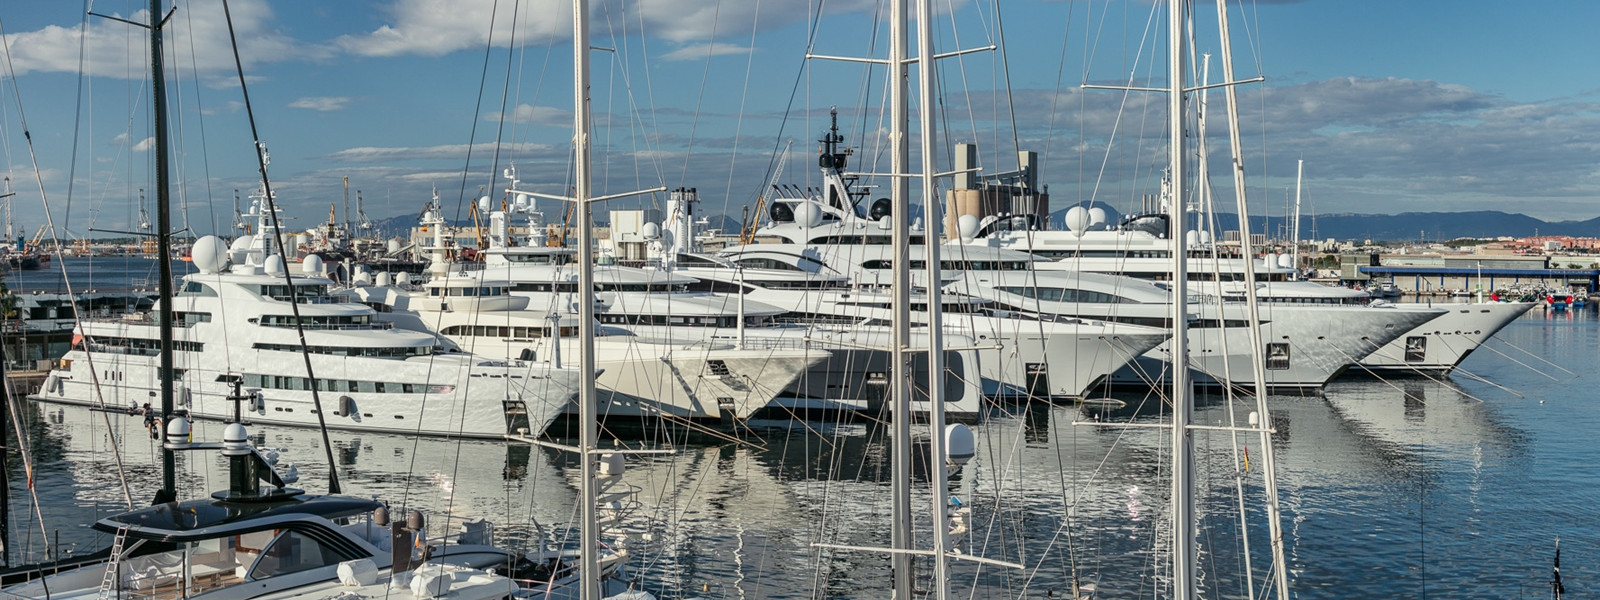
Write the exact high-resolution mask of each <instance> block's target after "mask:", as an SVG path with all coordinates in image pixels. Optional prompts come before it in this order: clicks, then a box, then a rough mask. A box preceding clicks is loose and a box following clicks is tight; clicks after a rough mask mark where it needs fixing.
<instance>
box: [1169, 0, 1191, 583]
mask: <svg viewBox="0 0 1600 600" xmlns="http://www.w3.org/2000/svg"><path fill="white" fill-rule="evenodd" d="M1168 11H1169V14H1168V15H1167V27H1168V31H1167V33H1168V39H1167V45H1168V47H1167V61H1168V64H1167V85H1168V86H1169V87H1170V91H1169V92H1168V94H1167V129H1168V132H1167V133H1168V135H1169V136H1170V138H1169V141H1168V144H1167V161H1168V164H1170V165H1171V169H1172V195H1171V197H1170V198H1169V201H1168V203H1167V211H1168V219H1169V220H1170V221H1171V223H1170V224H1169V227H1168V230H1167V231H1168V235H1167V237H1168V238H1169V239H1170V240H1171V242H1172V282H1171V283H1172V530H1173V535H1172V597H1173V599H1174V600H1190V599H1192V598H1195V597H1196V588H1195V573H1194V569H1195V566H1196V565H1195V531H1194V527H1195V522H1194V498H1193V497H1192V496H1191V494H1192V492H1193V489H1192V488H1193V487H1194V463H1193V462H1192V461H1193V453H1194V437H1193V433H1192V432H1191V431H1190V429H1189V422H1190V419H1192V418H1193V414H1192V411H1193V407H1192V405H1191V400H1192V399H1191V397H1190V393H1191V390H1190V389H1189V332H1188V322H1187V320H1186V319H1187V317H1188V298H1189V268H1188V264H1187V263H1188V255H1187V252H1186V249H1185V247H1184V239H1183V238H1184V231H1185V227H1184V216H1185V215H1184V213H1185V208H1184V202H1183V194H1184V189H1185V188H1186V186H1187V184H1188V183H1187V181H1186V180H1185V178H1184V167H1185V164H1184V160H1185V159H1186V158H1187V157H1186V156H1185V151H1184V135H1183V134H1184V131H1183V123H1184V118H1183V81H1184V68H1185V66H1184V58H1185V53H1184V47H1183V46H1184V36H1183V24H1184V18H1183V17H1184V2H1183V0H1171V1H1170V2H1169V4H1168Z"/></svg>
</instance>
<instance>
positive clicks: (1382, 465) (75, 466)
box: [12, 314, 1600, 599]
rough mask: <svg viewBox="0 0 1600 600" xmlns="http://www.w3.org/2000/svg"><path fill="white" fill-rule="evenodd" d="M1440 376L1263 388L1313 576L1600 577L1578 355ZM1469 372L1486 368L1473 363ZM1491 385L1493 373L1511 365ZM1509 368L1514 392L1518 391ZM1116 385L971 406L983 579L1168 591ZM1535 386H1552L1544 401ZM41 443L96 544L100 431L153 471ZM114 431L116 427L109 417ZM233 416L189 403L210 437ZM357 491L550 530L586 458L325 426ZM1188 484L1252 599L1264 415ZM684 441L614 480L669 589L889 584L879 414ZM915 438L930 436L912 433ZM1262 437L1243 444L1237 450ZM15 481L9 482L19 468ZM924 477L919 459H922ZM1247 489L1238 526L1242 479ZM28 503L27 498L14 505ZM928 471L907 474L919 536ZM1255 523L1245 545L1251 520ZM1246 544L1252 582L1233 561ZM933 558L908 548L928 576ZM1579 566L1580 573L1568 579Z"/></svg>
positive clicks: (44, 431)
mask: <svg viewBox="0 0 1600 600" xmlns="http://www.w3.org/2000/svg"><path fill="white" fill-rule="evenodd" d="M1549 319H1550V317H1547V316H1545V315H1532V314H1530V315H1529V316H1528V317H1526V318H1524V319H1523V320H1519V321H1518V322H1517V323H1514V324H1513V326H1512V327H1510V328H1508V329H1507V330H1506V331H1505V332H1503V333H1502V336H1501V338H1503V339H1498V340H1497V343H1498V345H1497V346H1493V347H1494V348H1495V349H1496V350H1498V351H1499V352H1502V353H1504V354H1506V355H1512V356H1521V355H1519V354H1518V352H1519V350H1520V349H1527V350H1529V351H1530V352H1532V353H1533V354H1536V355H1537V356H1539V357H1540V358H1542V359H1546V360H1549V361H1551V362H1552V363H1556V364H1551V365H1546V364H1544V363H1541V362H1539V361H1538V360H1534V359H1533V358H1528V357H1526V356H1524V357H1523V358H1522V360H1521V362H1524V363H1526V365H1530V366H1533V367H1539V368H1540V369H1541V370H1542V371H1545V372H1547V373H1549V374H1554V375H1557V376H1560V375H1561V371H1560V369H1568V370H1572V371H1575V372H1576V371H1580V370H1585V369H1586V370H1591V371H1592V366H1589V367H1584V366H1583V365H1587V364H1589V363H1592V361H1593V356H1595V354H1596V353H1597V352H1600V348H1597V347H1596V346H1597V345H1600V341H1597V340H1600V335H1597V333H1600V331H1597V329H1600V328H1597V327H1596V324H1595V323H1594V321H1593V320H1592V319H1590V318H1588V317H1586V316H1577V317H1573V319H1574V320H1573V321H1571V322H1567V321H1550V320H1549ZM1463 369H1464V370H1465V371H1464V373H1462V374H1458V375H1457V376H1456V377H1454V378H1452V379H1450V380H1431V379H1427V378H1405V379H1396V380H1378V379H1370V378H1369V379H1360V378H1355V379H1350V378H1346V379H1341V380H1339V381H1336V382H1335V383H1334V384H1333V385H1331V386H1329V388H1328V389H1327V390H1326V391H1325V392H1324V393H1323V394H1321V395H1314V396H1285V397H1276V396H1275V397H1272V398H1271V399H1269V402H1270V406H1271V408H1272V418H1271V420H1270V425H1271V427H1272V428H1273V429H1274V430H1275V432H1276V433H1275V434H1274V436H1273V441H1272V444H1273V449H1274V451H1275V452H1276V457H1277V461H1278V462H1277V466H1278V475H1279V477H1278V480H1279V487H1280V492H1281V495H1282V499H1283V510H1284V519H1285V520H1284V527H1285V546H1286V551H1287V553H1288V557H1289V561H1290V565H1289V567H1290V573H1291V578H1292V585H1293V587H1294V590H1295V591H1294V594H1295V596H1296V597H1299V598H1335V597H1340V598H1342V597H1349V596H1372V597H1395V596H1398V597H1421V596H1422V595H1423V594H1424V590H1426V591H1427V592H1429V593H1433V594H1438V595H1444V596H1472V597H1477V596H1488V595H1494V596H1502V597H1504V596H1510V595H1513V594H1516V593H1517V591H1518V590H1519V589H1529V590H1532V589H1536V588H1535V586H1537V585H1538V584H1539V583H1541V582H1542V581H1544V580H1545V579H1547V578H1548V574H1549V562H1548V558H1549V557H1548V552H1547V550H1548V548H1549V546H1550V543H1551V542H1552V541H1553V539H1554V537H1555V536H1556V535H1560V536H1561V538H1562V546H1563V550H1564V554H1565V555H1566V556H1564V558H1569V565H1568V571H1569V572H1570V573H1572V574H1571V575H1568V579H1569V581H1581V580H1586V579H1587V580H1593V579H1596V578H1600V573H1596V572H1594V569H1593V568H1592V567H1591V566H1589V565H1593V564H1594V563H1595V560H1596V557H1600V535H1597V534H1596V533H1594V532H1592V531H1589V529H1590V528H1588V527H1587V526H1586V524H1587V523H1588V521H1589V518H1590V517H1591V515H1592V510H1593V506H1595V505H1596V504H1600V485H1596V484H1597V483H1600V482H1597V481H1596V478H1595V476H1594V475H1593V474H1592V473H1590V472H1589V471H1590V470H1591V469H1590V468H1589V465H1592V464H1593V463H1594V462H1595V459H1596V458H1597V457H1596V456H1595V454H1596V451H1595V449H1594V447H1593V444H1592V443H1591V442H1590V440H1592V439H1593V437H1594V436H1593V431H1595V430H1597V429H1600V414H1597V413H1600V411H1594V410H1592V407H1591V406H1590V404H1589V401H1588V398H1589V397H1590V395H1589V394H1585V393H1583V392H1584V390H1583V389H1582V388H1580V387H1578V386H1579V385H1581V383H1574V382H1573V380H1572V379H1571V378H1570V377H1565V378H1563V377H1546V376H1545V374H1541V373H1538V372H1536V371H1533V370H1531V369H1530V368H1529V366H1523V365H1518V364H1517V363H1516V362H1514V361H1511V360H1509V359H1507V358H1506V357H1505V356H1502V355H1500V354H1496V353H1494V352H1484V351H1480V352H1479V353H1478V354H1475V355H1474V356H1473V357H1471V358H1469V359H1468V361H1467V362H1466V363H1464V364H1463ZM1466 373H1470V374H1471V375H1473V376H1481V377H1484V378H1487V379H1490V380H1492V381H1494V382H1495V385H1489V384H1484V383H1480V382H1477V381H1475V380H1473V379H1472V378H1471V377H1468V376H1467V375H1466ZM1497 386H1498V387H1497ZM1507 390H1514V391H1515V392H1516V393H1517V394H1522V397H1519V396H1517V395H1516V394H1513V393H1512V392H1511V391H1507ZM1114 398H1115V399H1116V400H1118V401H1120V404H1115V405H1113V404H1105V405H1096V406H1065V405H1063V406H1050V405H1036V406H1030V407H1027V408H1026V409H1025V410H1018V411H1016V413H1015V414H1014V415H999V416H996V417H994V418H991V419H989V420H987V421H985V422H983V423H980V424H977V425H975V426H974V432H975V433H976V434H977V437H978V454H977V456H976V457H975V458H974V459H973V461H972V462H971V463H970V464H968V465H967V466H966V467H965V468H963V469H962V471H961V472H960V473H959V474H957V475H956V476H955V477H954V478H953V479H952V485H953V495H954V496H955V497H957V498H958V499H959V500H960V501H961V502H962V503H963V505H964V506H965V507H967V508H969V509H970V510H971V516H970V521H969V523H970V525H969V528H968V530H967V531H966V532H964V533H962V534H961V535H959V536H957V538H956V540H955V542H956V544H957V546H958V547H959V548H960V549H961V551H962V552H964V553H968V554H972V555H977V556H983V557H988V558H994V559H999V560H1007V561H1015V562H1019V563H1022V564H1024V565H1025V566H1026V569H1024V570H1021V571H1017V570H1010V569H1003V568H998V567H993V566H980V565H974V564H972V563H957V564H956V565H955V567H954V568H953V573H954V577H955V586H954V587H955V589H957V590H961V593H962V594H964V595H969V596H973V597H1007V598H1016V597H1030V598H1037V597H1044V596H1045V595H1046V594H1047V593H1049V594H1054V595H1055V596H1056V597H1067V595H1068V593H1069V590H1070V589H1071V587H1072V583H1071V582H1072V581H1073V579H1074V578H1076V579H1078V580H1079V581H1081V582H1082V583H1084V584H1087V585H1092V586H1093V587H1095V588H1096V591H1095V594H1094V595H1095V597H1096V598H1106V599H1109V598H1146V597H1158V596H1162V595H1165V592H1166V591H1167V589H1168V582H1167V581H1166V579H1165V576H1164V575H1162V573H1164V572H1165V570H1166V568H1167V562H1166V560H1167V559H1166V554H1167V549H1168V546H1169V544H1170V542H1169V540H1170V539H1171V524H1170V522H1169V521H1168V520H1167V519H1166V517H1165V514H1166V510H1167V506H1168V503H1169V497H1170V490H1169V489H1168V485H1167V475H1166V472H1167V468H1168V465H1169V464H1170V451H1169V447H1170V431H1168V430H1166V429H1162V428H1155V427H1150V426H1152V425H1158V424H1160V423H1163V422H1164V421H1165V419H1166V416H1167V415H1166V414H1165V413H1166V412H1167V410H1168V408H1167V405H1166V402H1165V399H1164V397H1163V396H1162V395H1160V394H1158V393H1133V394H1118V395H1115V396H1114ZM1198 400H1199V401H1198V406H1197V408H1196V411H1195V421H1196V422H1197V423H1199V424H1203V425H1207V426H1216V425H1222V424H1226V423H1229V422H1239V423H1243V422H1244V420H1245V418H1246V415H1248V413H1249V411H1251V410H1253V402H1244V401H1230V400H1228V399H1227V398H1224V397H1222V396H1220V395H1218V394H1216V393H1207V394H1203V395H1202V396H1201V397H1200V398H1199V399H1198ZM1541 400H1543V401H1545V403H1541V402H1540V401H1541ZM29 411H30V412H29V413H27V415H26V418H25V420H24V422H25V424H26V425H27V431H28V440H29V444H28V449H29V451H30V453H31V454H32V456H33V457H34V458H35V460H36V461H37V465H38V468H37V470H36V477H37V481H38V482H39V485H38V486H37V488H36V489H37V493H38V494H39V495H40V502H39V505H40V506H41V507H42V508H40V510H41V511H42V512H44V515H45V523H46V526H45V527H44V530H46V531H54V530H55V529H56V528H59V529H60V532H61V536H62V540H63V544H64V545H68V544H79V545H86V544H88V543H89V542H92V541H93V534H92V533H91V532H89V531H87V530H85V529H82V528H80V527H78V524H81V523H87V522H89V521H91V520H92V519H93V518H97V517H98V516H99V515H103V514H105V513H106V512H108V511H113V510H121V509H122V508H123V506H124V505H125V500H124V495H123V493H122V492H121V491H120V490H121V486H120V483H119V479H118V478H117V477H116V475H115V474H116V473H117V472H118V470H117V468H116V463H115V461H114V460H113V459H112V455H111V453H110V452H109V450H110V449H111V448H112V447H118V448H121V449H122V450H123V465H124V469H123V471H124V472H126V473H128V474H129V476H128V480H129V487H130V494H131V495H132V497H133V498H134V500H135V502H137V503H143V502H145V501H147V500H148V498H150V497H151V495H152V494H153V493H154V489H155V485H156V483H157V480H156V478H157V477H159V471H158V470H156V469H155V468H154V458H155V454H156V453H155V445H154V443H153V442H152V441H150V440H149V439H148V437H147V436H146V435H145V434H144V430H143V425H142V419H140V418H138V417H132V416H128V415H119V414H106V415H100V414H97V413H95V414H92V413H90V412H89V411H87V410H82V409H70V408H61V407H54V406H50V407H45V408H43V409H38V408H33V407H30V408H29ZM106 420H109V421H110V422H111V427H110V430H109V431H114V432H117V436H118V437H117V438H116V439H115V441H114V440H113V438H112V436H111V435H110V434H109V433H108V432H107V431H108V430H107V427H106V424H105V422H104V421H106ZM255 431H256V435H257V438H258V440H257V441H258V442H259V443H261V444H262V445H264V446H269V447H275V448H281V449H283V453H284V455H285V456H286V459H287V460H293V461H295V462H297V463H298V464H299V466H300V471H301V474H302V482H301V484H302V486H303V487H306V488H308V489H312V490H321V489H324V487H325V483H323V482H324V481H325V477H326V469H325V468H324V467H322V466H320V465H321V464H322V462H323V460H324V459H323V452H322V447H321V443H322V442H321V438H320V436H319V435H318V434H317V433H315V432H313V431H310V430H303V429H277V430H272V429H264V428H256V429H255ZM218 434H220V425H219V424H215V423H201V424H199V426H198V427H197V429H196V437H197V438H204V437H206V436H215V435H218ZM330 435H331V437H332V443H333V446H334V449H335V451H336V452H335V455H336V458H335V460H336V461H337V463H338V464H339V469H340V476H341V478H342V481H343V482H344V484H345V489H346V491H347V492H348V493H354V494H379V495H380V496H381V497H382V498H384V499H386V500H388V501H389V502H391V503H394V504H397V505H401V506H418V507H422V508H426V509H428V510H430V511H439V512H441V513H448V514H451V515H455V516H456V517H459V518H462V519H466V518H488V519H490V520H492V521H495V522H497V523H500V524H501V525H502V527H503V528H504V530H505V531H507V532H508V533H513V534H516V535H520V536H523V537H527V536H532V535H540V534H544V535H548V536H550V537H559V536H560V535H564V534H565V533H566V530H565V529H564V528H563V527H562V524H565V523H569V522H571V521H572V519H573V517H574V515H575V509H576V506H575V498H576V492H575V482H576V477H577V473H576V468H575V466H576V463H575V462H574V461H573V460H572V459H571V457H568V456H565V455H563V454H561V453H558V452H556V451H552V450H547V449H543V448H534V447H528V446H520V445H513V444H505V443H495V442H459V441H447V440H426V439H424V440H417V439H410V438H405V437H401V436H385V435H373V434H351V433H341V432H333V433H331V434H330ZM1194 437H1195V442H1196V483H1197V487H1198V492H1197V496H1196V497H1197V502H1198V504H1199V512H1198V519H1199V525H1200V527H1201V529H1202V534H1201V538H1200V539H1201V542H1200V543H1201V549H1202V553H1203V554H1202V567H1201V575H1202V578H1203V583H1202V589H1203V590H1204V593H1205V595H1206V596H1207V597H1213V598H1243V597H1246V596H1248V594H1249V593H1248V591H1247V590H1248V589H1249V588H1250V587H1252V586H1253V587H1254V590H1255V592H1256V593H1257V594H1259V593H1260V592H1261V590H1262V589H1263V585H1264V584H1265V581H1264V575H1265V568H1266V565H1267V558H1266V550H1267V540H1266V527H1265V524H1264V520H1263V514H1262V512H1263V511H1262V509H1261V506H1260V499H1261V480H1260V468H1261V467H1260V460H1261V458H1262V456H1263V455H1262V449H1261V448H1259V447H1258V445H1257V444H1258V441H1257V438H1256V436H1255V435H1237V436H1235V435H1234V434H1232V433H1230V432H1226V431H1219V430H1197V431H1196V432H1195V436H1194ZM673 445H674V447H676V448H677V449H678V452H677V453H676V454H673V455H647V456H631V457H629V458H628V460H627V462H628V467H629V468H628V471H627V473H626V474H625V475H624V481H625V482H626V483H628V484H629V485H631V486H635V487H637V488H638V489H639V490H640V501H641V502H642V504H643V506H644V510H642V511H641V513H640V514H639V515H638V517H637V518H636V519H634V520H633V521H631V522H629V523H627V524H626V525H627V527H628V529H629V530H630V531H632V532H633V533H634V534H636V535H637V537H638V538H640V539H639V540H638V542H636V543H637V544H638V545H637V546H636V548H637V550H636V552H635V556H636V559H635V561H634V563H633V566H632V571H633V572H634V573H636V574H638V575H639V576H640V579H641V580H642V581H645V582H648V586H649V588H650V589H651V590H652V591H656V592H660V593H662V595H664V596H666V597H677V598H682V597H692V596H696V595H699V596H705V597H712V598H758V597H759V598H878V597H887V595H888V588H889V584H888V581H889V577H890V571H889V561H888V559H887V558H886V557H885V556H883V555H881V554H873V553H866V552H857V551H845V550H834V549H824V548H819V547H817V546H816V544H837V545H852V546H883V545H886V544H887V543H888V541H889V539H890V534H889V532H890V517H889V512H890V510H889V505H890V486H889V471H890V461H889V455H888V447H889V444H888V440H887V438H886V437H885V434H884V432H883V430H882V429H880V428H876V427H874V426H872V425H871V424H821V425H812V426H804V427H801V426H796V427H793V428H777V429H762V430H759V431H755V432H752V435H750V436H749V437H748V439H747V440H746V441H740V442H735V441H728V440H722V439H715V438H713V439H694V440H683V439H679V440H678V441H677V442H676V443H675V444H673ZM916 448H917V450H916V452H917V456H918V462H919V463H925V462H926V459H927V456H926V455H927V444H926V440H925V436H919V439H918V444H917V446H916ZM1247 454H1248V456H1249V461H1250V464H1249V465H1248V467H1247V466H1246V465H1245V456H1246V455H1247ZM220 466H221V465H220V463H219V462H217V461H216V460H214V459H211V458H207V459H204V460H199V459H196V460H193V461H192V462H187V463H183V464H181V465H180V473H181V474H182V483H183V485H184V489H185V493H196V492H199V491H205V490H209V488H210V485H211V484H210V482H211V481H215V479H214V477H216V476H217V475H219V474H220V472H221V470H220ZM12 476H13V482H14V483H15V484H17V485H18V486H19V487H18V488H14V489H21V488H20V485H21V483H22V482H23V478H22V475H21V473H20V472H19V471H13V473H12ZM915 479H916V482H917V484H918V485H919V486H921V485H923V484H924V483H925V481H926V477H925V473H924V471H923V470H922V469H918V470H917V472H916V475H915ZM1241 487H1242V489H1243V492H1244V502H1243V504H1244V506H1245V511H1246V517H1247V518H1246V519H1245V522H1246V523H1247V524H1248V527H1249V529H1248V531H1247V532H1246V531H1244V530H1242V529H1241V524H1240V519H1239V517H1238V510H1239V509H1238V507H1239V505H1240V504H1241V502H1240V499H1239V496H1238V491H1237V490H1238V489H1239V488H1241ZM22 503H23V502H22V501H21V500H19V501H18V504H19V505H21V504H22ZM932 503H933V499H932V498H931V497H930V494H929V493H928V492H926V491H925V490H924V489H923V488H920V487H919V488H918V491H917V493H916V496H915V502H914V505H915V509H916V511H917V516H916V518H915V524H916V527H917V531H919V532H921V533H920V534H919V535H918V538H917V543H918V544H919V545H922V546H925V545H926V543H927V533H926V532H927V531H929V527H930V523H931V519H930V518H929V514H930V512H929V510H930V509H929V507H930V505H931V504H932ZM31 510H32V508H31V507H30V508H29V509H28V510H24V509H23V508H21V507H20V506H19V507H18V508H16V509H14V510H13V515H12V517H13V518H12V523H13V531H14V532H16V533H17V534H19V535H20V534H21V532H23V531H31V532H32V534H33V535H32V537H33V540H32V542H31V545H30V544H29V543H28V542H27V541H24V540H21V539H19V540H17V542H16V544H15V547H16V548H23V547H30V548H32V549H34V550H37V549H39V548H40V542H39V541H38V538H39V537H40V534H39V532H40V530H41V528H40V525H39V524H38V520H37V518H32V520H29V519H30V516H29V515H30V512H31ZM1246 542H1247V543H1248V548H1246V544H1245V543H1246ZM1247 558H1248V559H1249V561H1250V562H1251V565H1252V567H1253V569H1254V573H1255V574H1254V579H1253V581H1247V580H1246V579H1245V577H1244V576H1243V575H1242V572H1243V563H1244V562H1245V560H1246V559H1247ZM926 565H927V562H926V561H919V569H921V570H923V571H921V573H922V574H924V575H925V569H926ZM1573 585H1576V584H1573Z"/></svg>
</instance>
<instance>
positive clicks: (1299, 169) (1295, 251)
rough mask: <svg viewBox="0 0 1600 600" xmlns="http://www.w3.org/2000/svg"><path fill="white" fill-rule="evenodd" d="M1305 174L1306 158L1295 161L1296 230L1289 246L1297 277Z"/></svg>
mask: <svg viewBox="0 0 1600 600" xmlns="http://www.w3.org/2000/svg"><path fill="white" fill-rule="evenodd" d="M1305 174H1306V161H1305V160H1297V161H1295V165H1294V221H1293V222H1294V232H1293V234H1292V235H1290V236H1289V239H1290V240H1291V241H1290V244H1292V245H1291V246H1289V256H1292V257H1294V260H1293V261H1292V262H1293V264H1294V269H1295V272H1296V274H1297V275H1296V279H1298V278H1299V277H1298V273H1299V271H1300V181H1301V179H1302V178H1303V177H1305Z"/></svg>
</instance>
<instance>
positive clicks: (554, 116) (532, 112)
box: [484, 104, 572, 127]
mask: <svg viewBox="0 0 1600 600" xmlns="http://www.w3.org/2000/svg"><path fill="white" fill-rule="evenodd" d="M503 117H504V115H502V114H500V113H491V114H489V115H486V116H484V120H485V121H509V122H512V123H519V124H535V125H550V126H566V127H571V126H572V111H570V110H566V109H560V108H552V107H549V106H533V105H531V104H519V105H517V108H516V109H515V110H512V111H511V116H510V118H503Z"/></svg>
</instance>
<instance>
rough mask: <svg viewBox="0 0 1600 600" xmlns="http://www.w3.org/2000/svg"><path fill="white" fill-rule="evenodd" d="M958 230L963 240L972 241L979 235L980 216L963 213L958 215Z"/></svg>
mask: <svg viewBox="0 0 1600 600" xmlns="http://www.w3.org/2000/svg"><path fill="white" fill-rule="evenodd" d="M956 232H957V233H959V234H960V235H961V239H962V241H968V242H970V241H972V238H975V237H977V236H978V217H976V216H973V215H961V216H959V217H956Z"/></svg>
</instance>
